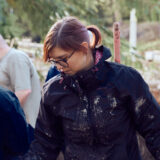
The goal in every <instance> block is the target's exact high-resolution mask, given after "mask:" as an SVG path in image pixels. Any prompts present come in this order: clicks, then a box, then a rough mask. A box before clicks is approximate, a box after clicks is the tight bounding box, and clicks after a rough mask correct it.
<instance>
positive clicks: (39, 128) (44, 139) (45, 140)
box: [21, 95, 63, 160]
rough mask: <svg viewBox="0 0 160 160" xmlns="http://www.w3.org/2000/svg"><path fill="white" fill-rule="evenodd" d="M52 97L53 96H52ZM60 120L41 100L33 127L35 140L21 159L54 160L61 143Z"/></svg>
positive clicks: (50, 107)
mask: <svg viewBox="0 0 160 160" xmlns="http://www.w3.org/2000/svg"><path fill="white" fill-rule="evenodd" d="M52 98H53V97H52ZM62 133H63V132H62V128H61V120H60V119H59V118H58V117H56V116H55V115H54V113H53V108H52V106H50V105H47V104H45V103H44V101H43V95H42V100H41V106H40V111H39V115H38V119H37V122H36V127H35V140H34V141H33V143H32V144H31V146H30V150H29V152H28V153H27V154H26V155H24V156H23V157H21V159H23V160H29V159H34V160H56V158H57V156H58V154H59V152H60V150H61V149H62V145H63V136H62Z"/></svg>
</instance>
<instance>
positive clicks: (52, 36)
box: [43, 17, 101, 61]
mask: <svg viewBox="0 0 160 160" xmlns="http://www.w3.org/2000/svg"><path fill="white" fill-rule="evenodd" d="M88 30H89V31H91V32H92V33H93V35H94V36H92V37H93V39H94V40H93V42H94V43H93V44H92V45H90V41H91V40H90V36H89V33H88ZM84 41H85V42H87V43H88V44H89V46H90V48H91V49H94V48H95V47H96V45H99V44H100V43H101V34H100V31H99V29H98V27H96V26H93V25H92V26H88V27H85V26H84V25H83V24H82V23H81V22H80V21H79V20H78V19H76V18H74V17H66V18H64V19H62V20H59V21H58V22H56V23H55V24H54V25H53V26H52V27H51V28H50V30H49V32H48V33H47V35H46V37H45V40H44V48H43V50H44V54H43V59H44V61H47V60H48V58H49V53H50V52H51V50H52V49H53V48H55V47H59V48H61V49H63V50H71V49H74V50H84V49H85V48H84V47H83V46H82V45H81V43H82V42H84Z"/></svg>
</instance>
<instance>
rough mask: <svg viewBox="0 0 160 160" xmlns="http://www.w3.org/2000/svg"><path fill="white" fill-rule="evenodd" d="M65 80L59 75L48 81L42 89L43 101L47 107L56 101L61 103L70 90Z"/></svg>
mask: <svg viewBox="0 0 160 160" xmlns="http://www.w3.org/2000/svg"><path fill="white" fill-rule="evenodd" d="M64 81H65V80H64V78H63V77H62V76H61V74H58V75H56V76H54V77H53V78H51V79H50V80H48V81H47V82H46V83H45V84H44V86H43V89H42V101H43V103H45V104H47V105H52V104H53V103H55V101H59V100H60V99H61V98H62V97H64V96H65V95H68V92H69V90H68V89H67V88H66V84H65V82H64Z"/></svg>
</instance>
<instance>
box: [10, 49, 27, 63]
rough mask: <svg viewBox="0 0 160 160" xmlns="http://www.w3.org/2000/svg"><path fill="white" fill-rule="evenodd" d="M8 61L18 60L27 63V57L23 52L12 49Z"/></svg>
mask: <svg viewBox="0 0 160 160" xmlns="http://www.w3.org/2000/svg"><path fill="white" fill-rule="evenodd" d="M8 60H9V61H18V60H21V61H28V60H29V57H28V55H27V54H26V53H25V52H23V51H21V50H17V49H15V48H12V49H11V50H10V53H9V54H8Z"/></svg>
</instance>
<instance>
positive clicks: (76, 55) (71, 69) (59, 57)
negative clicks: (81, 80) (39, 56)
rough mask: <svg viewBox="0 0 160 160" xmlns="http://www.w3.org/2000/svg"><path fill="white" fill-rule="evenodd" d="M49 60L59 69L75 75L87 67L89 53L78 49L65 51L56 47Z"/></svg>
mask: <svg viewBox="0 0 160 160" xmlns="http://www.w3.org/2000/svg"><path fill="white" fill-rule="evenodd" d="M49 61H52V62H53V63H54V65H55V66H56V67H57V69H58V70H59V71H61V72H64V73H65V74H67V75H74V74H76V73H77V72H79V71H81V70H84V69H85V66H86V64H87V53H84V52H82V51H77V50H69V51H65V50H63V49H61V48H58V47H56V48H53V50H52V51H51V53H50V54H49Z"/></svg>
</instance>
